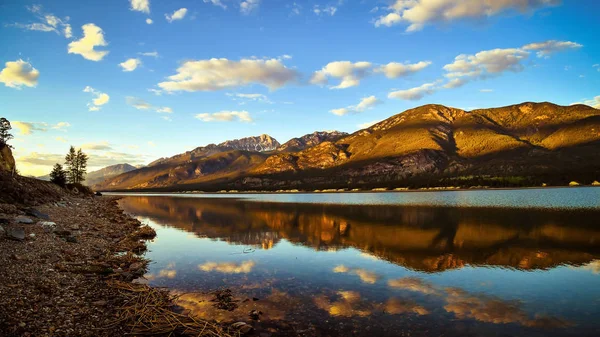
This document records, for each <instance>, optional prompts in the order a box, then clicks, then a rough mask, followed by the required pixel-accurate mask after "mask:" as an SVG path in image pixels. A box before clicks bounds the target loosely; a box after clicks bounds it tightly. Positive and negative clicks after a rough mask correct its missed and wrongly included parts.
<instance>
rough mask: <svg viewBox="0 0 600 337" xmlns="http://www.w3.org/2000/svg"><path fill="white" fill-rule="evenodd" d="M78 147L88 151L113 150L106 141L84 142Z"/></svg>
mask: <svg viewBox="0 0 600 337" xmlns="http://www.w3.org/2000/svg"><path fill="white" fill-rule="evenodd" d="M80 147H81V149H82V150H88V151H112V150H113V147H112V146H111V145H110V143H109V142H107V141H102V142H93V143H85V144H81V146H80Z"/></svg>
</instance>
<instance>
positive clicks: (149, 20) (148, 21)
mask: <svg viewBox="0 0 600 337" xmlns="http://www.w3.org/2000/svg"><path fill="white" fill-rule="evenodd" d="M146 23H147V24H149V25H151V24H153V23H154V21H152V19H150V18H147V19H146Z"/></svg>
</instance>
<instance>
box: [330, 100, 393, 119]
mask: <svg viewBox="0 0 600 337" xmlns="http://www.w3.org/2000/svg"><path fill="white" fill-rule="evenodd" d="M382 103H383V102H382V101H381V100H379V99H377V97H375V96H369V97H364V98H363V99H361V100H360V102H359V103H358V104H357V105H351V106H348V107H346V108H340V109H332V110H329V112H331V113H332V114H334V115H338V116H344V115H347V114H349V113H359V112H363V111H365V110H367V109H371V108H373V107H374V106H376V105H379V104H382Z"/></svg>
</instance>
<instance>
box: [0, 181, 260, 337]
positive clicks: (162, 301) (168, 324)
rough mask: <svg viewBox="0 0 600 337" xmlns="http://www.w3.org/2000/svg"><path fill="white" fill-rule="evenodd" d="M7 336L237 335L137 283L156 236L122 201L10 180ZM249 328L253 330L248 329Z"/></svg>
mask: <svg viewBox="0 0 600 337" xmlns="http://www.w3.org/2000/svg"><path fill="white" fill-rule="evenodd" d="M0 178H1V179H0V188H1V191H2V193H0V265H1V266H2V268H0V303H2V305H1V306H0V335H2V336H122V335H138V336H144V335H158V336H162V335H164V336H167V335H169V336H188V335H190V336H191V335H193V336H233V335H239V334H240V329H239V328H238V329H236V327H231V326H225V325H219V324H217V323H215V322H210V321H205V320H200V319H196V318H193V317H191V316H189V315H187V314H186V313H182V312H179V308H178V307H177V306H176V304H175V300H176V297H174V296H173V295H171V294H170V293H169V291H168V290H166V289H162V288H153V287H150V286H148V285H146V284H143V283H138V282H136V281H135V280H136V279H139V278H140V277H142V276H143V275H144V274H145V272H146V267H147V265H148V263H150V261H149V260H147V259H146V258H144V257H143V256H141V254H142V253H143V252H144V251H145V250H146V244H145V240H148V239H152V238H154V237H155V235H156V233H155V231H154V230H153V229H152V228H150V227H149V226H147V225H142V224H141V223H140V222H139V221H138V220H137V219H134V218H132V217H130V216H129V215H127V214H125V213H124V211H123V210H121V209H120V208H119V206H118V204H117V200H118V199H119V198H118V197H113V196H95V195H94V194H93V193H92V192H91V190H89V189H87V188H85V187H83V186H79V188H77V187H74V188H70V189H64V188H60V187H58V186H56V185H54V184H52V183H49V182H41V181H39V180H35V179H31V178H24V177H12V176H9V175H4V174H0ZM248 328H249V326H248Z"/></svg>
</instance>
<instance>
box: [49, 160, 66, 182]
mask: <svg viewBox="0 0 600 337" xmlns="http://www.w3.org/2000/svg"><path fill="white" fill-rule="evenodd" d="M50 181H51V182H53V183H55V184H56V185H58V186H61V187H64V186H65V184H66V183H67V172H65V171H64V170H63V167H62V165H60V164H59V163H56V165H54V168H53V169H52V172H50Z"/></svg>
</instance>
